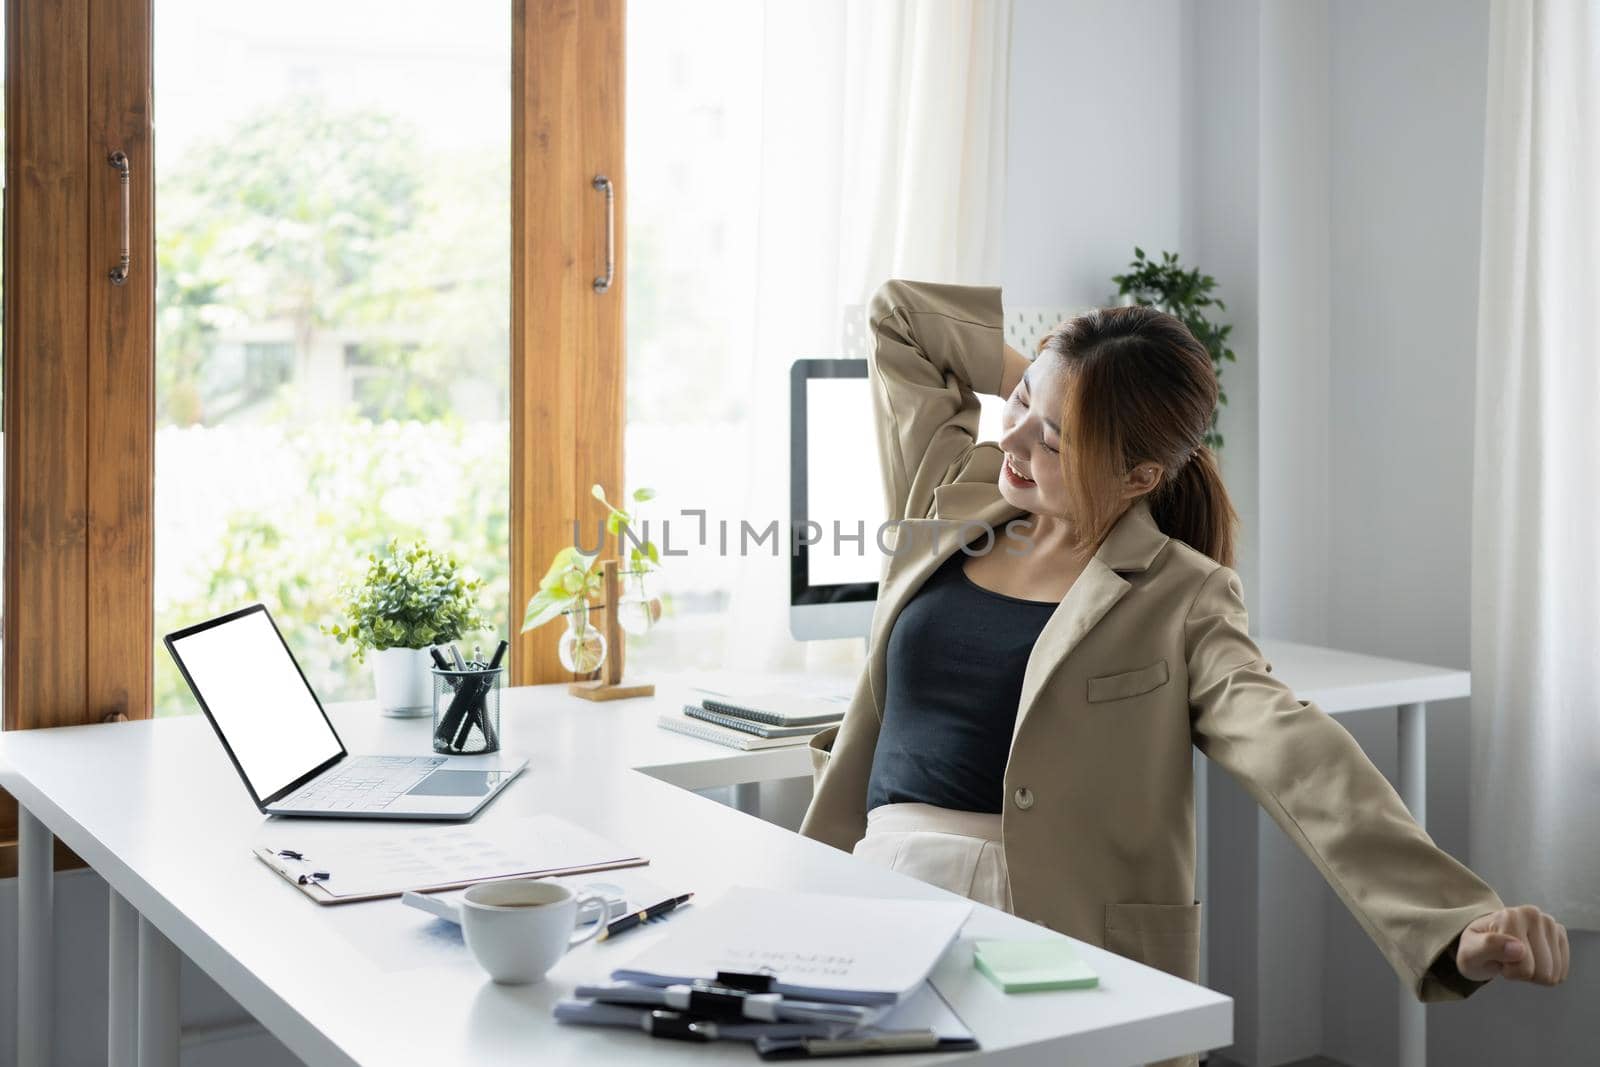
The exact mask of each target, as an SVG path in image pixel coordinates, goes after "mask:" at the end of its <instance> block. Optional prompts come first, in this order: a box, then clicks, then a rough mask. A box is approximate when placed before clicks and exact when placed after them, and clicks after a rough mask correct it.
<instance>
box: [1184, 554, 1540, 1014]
mask: <svg viewBox="0 0 1600 1067" xmlns="http://www.w3.org/2000/svg"><path fill="white" fill-rule="evenodd" d="M1185 639H1186V644H1187V656H1188V671H1189V704H1190V715H1191V721H1192V730H1193V735H1194V743H1195V745H1196V746H1197V747H1198V748H1199V749H1200V750H1201V751H1202V752H1204V753H1205V754H1206V756H1207V757H1208V758H1210V759H1211V760H1213V761H1215V762H1216V763H1219V764H1221V765H1222V766H1223V767H1225V768H1226V769H1227V770H1228V771H1229V773H1231V774H1232V775H1233V776H1234V777H1235V778H1236V779H1238V780H1239V781H1240V783H1241V784H1243V785H1244V787H1245V789H1247V790H1248V791H1249V793H1250V794H1251V796H1253V797H1254V798H1255V799H1256V801H1257V802H1258V803H1259V804H1260V805H1261V806H1262V808H1264V809H1265V810H1266V812H1267V813H1268V814H1269V815H1271V816H1272V818H1273V820H1274V821H1275V822H1276V823H1277V824H1278V825H1279V826H1280V827H1282V828H1283V831H1284V832H1285V833H1286V834H1288V835H1289V838H1290V840H1292V841H1293V842H1294V843H1295V845H1296V846H1298V847H1299V848H1300V850H1301V851H1302V852H1304V853H1305V855H1306V856H1307V858H1309V859H1310V860H1311V862H1312V863H1313V864H1314V865H1315V866H1316V868H1317V870H1318V871H1319V872H1321V874H1322V876H1323V877H1324V878H1325V879H1327V881H1328V884H1329V885H1330V886H1332V887H1333V890H1334V892H1335V893H1337V894H1338V896H1339V899H1340V900H1342V901H1343V902H1344V904H1345V906H1346V907H1347V908H1349V909H1350V912H1351V914H1353V915H1354V916H1355V918H1356V920H1357V921H1358V922H1359V923H1360V924H1361V926H1362V928H1363V929H1364V930H1366V932H1367V934H1368V936H1370V937H1371V938H1372V940H1373V942H1374V943H1375V944H1376V945H1377V946H1378V949H1379V950H1380V951H1381V952H1382V953H1383V955H1384V957H1385V958H1386V959H1388V961H1389V964H1390V966H1392V967H1393V968H1394V969H1395V971H1396V972H1397V973H1398V974H1399V975H1400V976H1401V978H1402V979H1403V980H1404V981H1406V982H1407V983H1409V984H1410V986H1411V988H1412V990H1413V991H1414V992H1415V993H1416V995H1417V997H1418V998H1419V999H1421V1000H1425V1001H1432V1000H1454V999H1459V998H1461V997H1465V996H1468V995H1470V994H1471V993H1472V992H1473V991H1474V990H1476V989H1477V988H1478V987H1479V986H1481V985H1482V984H1483V982H1484V981H1485V980H1486V979H1488V978H1491V977H1495V976H1497V975H1501V976H1507V977H1529V978H1534V979H1536V980H1537V979H1538V978H1540V977H1544V976H1550V977H1554V976H1556V975H1558V974H1559V975H1562V976H1564V975H1565V973H1566V962H1565V960H1566V950H1565V944H1566V933H1565V931H1564V930H1562V929H1561V926H1560V924H1559V923H1557V922H1555V920H1554V919H1551V918H1550V916H1548V915H1545V914H1544V913H1543V912H1540V911H1539V909H1537V908H1507V907H1506V906H1505V904H1504V903H1503V902H1502V901H1501V900H1500V898H1499V897H1498V896H1497V895H1495V892H1494V890H1493V889H1490V888H1489V886H1488V885H1486V884H1484V882H1483V880H1482V879H1480V878H1479V877H1478V876H1477V875H1475V874H1473V873H1472V872H1471V871H1470V870H1468V869H1467V868H1466V867H1464V866H1462V864H1461V863H1459V862H1457V861H1456V859H1455V858H1454V857H1452V856H1450V855H1449V854H1448V853H1446V852H1445V851H1443V850H1442V849H1440V848H1439V847H1438V846H1437V845H1435V844H1434V843H1433V840H1432V839H1431V838H1430V837H1429V836H1428V835H1427V833H1425V832H1424V831H1423V829H1422V828H1421V827H1420V826H1418V825H1417V823H1416V820H1414V819H1413V818H1412V817H1411V813H1410V812H1409V811H1407V810H1406V806H1405V804H1404V802H1403V801H1401V799H1400V796H1399V794H1397V793H1396V792H1395V791H1394V788H1393V787H1392V786H1391V785H1390V784H1389V782H1388V780H1387V779H1386V778H1384V776H1383V775H1382V773H1380V772H1379V771H1378V769H1377V768H1376V767H1374V766H1373V765H1372V761H1371V760H1369V759H1368V758H1367V756H1366V753H1364V752H1362V751H1361V748H1360V746H1358V745H1357V744H1356V742H1355V739H1354V738H1352V737H1351V736H1350V734H1349V731H1347V730H1345V728H1344V727H1343V726H1340V725H1339V724H1338V723H1337V722H1335V721H1334V720H1333V719H1332V718H1331V717H1330V716H1329V715H1328V714H1326V713H1325V712H1323V711H1322V710H1321V709H1320V708H1318V707H1317V706H1316V705H1314V704H1311V703H1308V702H1306V701H1302V700H1298V699H1296V697H1295V695H1294V694H1293V693H1292V692H1291V691H1290V690H1289V688H1288V687H1287V686H1285V685H1284V684H1283V682H1281V681H1279V680H1278V679H1277V678H1275V677H1273V675H1272V674H1270V673H1268V670H1267V664H1266V662H1265V660H1264V659H1263V658H1262V656H1261V652H1260V650H1259V649H1258V648H1257V647H1256V644H1255V642H1254V641H1252V640H1251V639H1250V637H1249V633H1248V630H1247V618H1246V614H1245V608H1244V595H1243V588H1242V587H1241V586H1240V584H1239V578H1238V575H1236V574H1235V573H1234V572H1233V571H1232V570H1230V569H1229V568H1227V567H1219V568H1217V569H1216V570H1215V571H1213V572H1212V574H1211V575H1210V577H1209V578H1207V580H1206V582H1205V584H1204V585H1203V586H1202V587H1201V589H1200V591H1199V593H1198V594H1197V596H1196V597H1195V600H1194V603H1193V605H1192V606H1191V608H1190V611H1189V614H1188V618H1187V621H1186V623H1185ZM1519 935H1520V936H1521V937H1525V938H1526V939H1527V940H1526V942H1524V943H1523V949H1521V950H1519V949H1517V948H1513V947H1511V946H1510V942H1511V941H1513V940H1517V938H1518V936H1519ZM1524 950H1525V951H1526V952H1527V954H1528V956H1527V958H1526V959H1524V958H1523V957H1522V956H1521V955H1520V952H1521V951H1524ZM1512 957H1515V958H1512ZM1534 957H1538V958H1537V959H1535V958H1534ZM1554 980H1557V981H1559V978H1555V979H1554Z"/></svg>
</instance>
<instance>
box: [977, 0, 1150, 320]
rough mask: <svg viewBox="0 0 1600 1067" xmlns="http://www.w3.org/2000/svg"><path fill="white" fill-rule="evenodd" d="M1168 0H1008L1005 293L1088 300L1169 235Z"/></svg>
mask: <svg viewBox="0 0 1600 1067" xmlns="http://www.w3.org/2000/svg"><path fill="white" fill-rule="evenodd" d="M1181 7H1182V5H1181V3H1180V2H1179V0H1082V2H1074V3H1060V2H1056V0H1012V21H1011V42H1012V43H1011V91H1010V98H1011V115H1010V130H1009V135H1008V141H1007V156H1008V160H1007V170H1006V205H1005V207H1006V210H1005V217H1006V224H1005V259H1004V264H1005V266H1004V272H1003V275H1002V280H1001V283H1002V285H1003V286H1004V288H1005V300H1006V302H1007V303H1008V304H1018V305H1023V304H1026V305H1045V306H1050V307H1088V306H1091V305H1095V304H1103V303H1105V302H1106V301H1107V300H1108V299H1109V298H1110V297H1111V296H1112V294H1113V293H1115V291H1116V286H1114V285H1113V284H1112V283H1111V276H1112V275H1113V274H1117V273H1120V272H1121V271H1122V269H1123V268H1124V267H1126V266H1127V264H1128V261H1129V260H1131V259H1132V258H1133V247H1134V245H1139V246H1141V247H1143V248H1144V249H1145V250H1146V251H1147V252H1152V253H1153V252H1155V251H1158V250H1160V249H1168V248H1170V249H1177V247H1178V241H1179V237H1180V236H1181V235H1180V232H1179V219H1180V197H1179V190H1180V189H1181V187H1182V186H1181V183H1182V173H1181V160H1182V151H1181V147H1182V138H1181V133H1180V131H1181V122H1180V119H1181V116H1180V114H1179V111H1178V108H1177V107H1176V106H1175V105H1176V104H1177V101H1178V99H1179V81H1178V71H1179V62H1180V54H1181V36H1182V34H1181V20H1180V18H1179V13H1180V10H1181Z"/></svg>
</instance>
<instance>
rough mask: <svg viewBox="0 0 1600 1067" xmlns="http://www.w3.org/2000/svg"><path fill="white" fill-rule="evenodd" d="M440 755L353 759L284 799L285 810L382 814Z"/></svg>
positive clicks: (429, 771) (439, 758)
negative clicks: (357, 811)
mask: <svg viewBox="0 0 1600 1067" xmlns="http://www.w3.org/2000/svg"><path fill="white" fill-rule="evenodd" d="M444 761H445V757H443V756H356V757H353V758H351V759H347V760H345V761H344V762H343V763H341V764H339V766H338V767H337V768H336V769H335V770H334V771H332V772H330V773H328V774H325V775H323V776H322V777H321V778H318V779H316V780H315V781H312V782H309V783H307V784H306V785H305V786H304V787H303V788H302V789H301V790H300V791H299V792H298V793H292V794H290V795H289V796H286V797H284V798H283V801H282V804H283V806H285V807H294V808H316V809H318V810H323V811H355V810H359V811H381V810H383V809H384V808H387V807H388V806H389V805H390V804H393V803H394V802H395V801H396V800H397V799H399V798H400V797H401V796H403V795H405V793H406V792H407V791H408V790H410V789H411V788H412V787H413V786H415V785H416V784H417V783H418V782H420V781H422V780H423V779H424V778H426V777H427V776H428V775H429V774H430V773H432V772H433V769H434V768H435V767H438V766H439V765H440V764H441V763H443V762H444Z"/></svg>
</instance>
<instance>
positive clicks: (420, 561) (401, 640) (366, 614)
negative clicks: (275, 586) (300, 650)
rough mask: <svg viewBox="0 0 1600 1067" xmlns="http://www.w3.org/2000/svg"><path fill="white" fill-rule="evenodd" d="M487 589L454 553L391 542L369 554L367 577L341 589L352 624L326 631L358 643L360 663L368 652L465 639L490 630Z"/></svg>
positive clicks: (418, 543)
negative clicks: (482, 604) (482, 610)
mask: <svg viewBox="0 0 1600 1067" xmlns="http://www.w3.org/2000/svg"><path fill="white" fill-rule="evenodd" d="M482 587H483V582H482V581H481V580H480V579H477V578H469V577H467V576H466V574H464V573H463V572H462V569H461V565H460V564H459V563H457V562H456V561H455V559H454V558H453V557H450V556H446V555H444V554H443V553H440V552H436V551H434V550H433V549H431V548H429V547H428V545H427V542H425V541H415V542H413V543H411V544H410V545H407V546H405V547H404V548H402V547H401V545H400V541H399V539H398V538H397V539H395V540H391V541H390V542H389V548H388V551H387V552H386V553H385V554H384V555H381V556H380V555H378V554H377V553H371V554H369V555H368V556H367V573H366V577H365V578H364V579H363V580H362V581H361V583H360V584H359V585H356V584H351V585H346V586H345V587H344V589H343V590H341V595H342V596H343V597H344V601H345V617H346V619H347V620H348V625H345V626H340V625H338V624H337V623H335V624H334V625H332V626H328V627H325V628H324V629H325V631H326V632H327V633H328V634H329V635H330V636H332V637H333V638H334V639H335V640H337V641H338V642H339V643H340V644H341V645H342V644H344V643H345V642H346V641H348V642H350V643H352V644H354V645H355V646H356V647H355V659H356V662H357V663H360V662H361V661H362V660H363V659H364V658H365V656H366V653H368V652H381V651H383V650H384V649H386V648H427V647H428V646H430V645H444V644H449V643H451V642H453V641H459V640H461V639H462V638H463V637H464V636H466V635H467V634H469V633H473V632H475V631H478V630H483V629H485V628H487V626H488V623H487V622H486V621H485V619H484V618H483V616H482V615H480V614H479V613H478V604H477V597H476V594H477V592H478V590H479V589H481V588H482Z"/></svg>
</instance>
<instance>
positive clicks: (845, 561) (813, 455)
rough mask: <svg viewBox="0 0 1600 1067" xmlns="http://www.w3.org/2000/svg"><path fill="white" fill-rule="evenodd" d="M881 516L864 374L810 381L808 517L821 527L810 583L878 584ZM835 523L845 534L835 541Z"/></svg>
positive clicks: (869, 397)
mask: <svg viewBox="0 0 1600 1067" xmlns="http://www.w3.org/2000/svg"><path fill="white" fill-rule="evenodd" d="M886 517H887V516H886V515H885V513H884V509H883V480H882V479H881V478H880V477H879V476H878V444H877V441H876V440H875V439H874V437H873V428H872V393H871V392H869V383H868V381H867V379H865V378H810V379H808V380H807V381H806V518H808V519H810V520H811V521H812V522H815V523H816V524H817V525H818V526H819V527H820V528H821V531H822V532H821V536H820V537H819V539H818V540H817V543H816V544H814V545H812V546H811V547H810V550H809V553H808V564H807V566H808V571H809V579H810V584H811V585H813V586H818V585H846V584H849V583H853V582H867V583H871V582H876V581H877V580H878V570H879V567H880V566H881V565H882V563H883V555H882V552H881V551H880V550H879V548H878V540H877V538H878V527H879V526H881V525H882V524H883V522H884V519H885V518H886ZM835 523H837V524H838V529H839V532H840V534H842V535H843V536H841V537H840V538H838V539H837V540H836V539H835V537H834V524H835ZM857 533H861V534H862V537H861V540H860V542H857V541H856V540H855V536H856V534H857Z"/></svg>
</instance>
